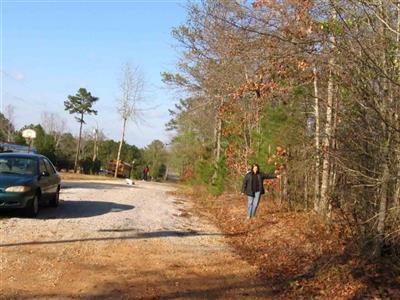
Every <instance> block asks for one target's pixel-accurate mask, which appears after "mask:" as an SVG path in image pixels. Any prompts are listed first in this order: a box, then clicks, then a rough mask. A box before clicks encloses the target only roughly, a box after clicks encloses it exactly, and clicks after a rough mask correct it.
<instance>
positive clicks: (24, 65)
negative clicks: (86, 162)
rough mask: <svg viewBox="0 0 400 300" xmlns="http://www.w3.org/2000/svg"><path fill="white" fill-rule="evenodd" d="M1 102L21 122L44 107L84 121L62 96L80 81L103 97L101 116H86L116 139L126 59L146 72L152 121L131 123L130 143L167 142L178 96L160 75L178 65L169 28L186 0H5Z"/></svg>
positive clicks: (71, 123)
mask: <svg viewBox="0 0 400 300" xmlns="http://www.w3.org/2000/svg"><path fill="white" fill-rule="evenodd" d="M2 2H3V3H2V5H3V8H2V19H1V22H2V29H3V30H2V47H1V52H2V53H1V54H2V55H1V58H2V80H3V89H2V91H1V93H2V97H3V107H5V106H6V105H8V104H12V105H13V106H15V123H16V126H17V128H19V127H21V126H23V125H25V124H30V123H39V122H40V119H41V112H43V111H47V112H55V113H58V114H59V115H60V117H62V118H65V119H67V121H68V129H69V131H71V132H72V133H74V134H77V132H78V123H77V122H76V121H75V120H74V118H73V116H70V115H69V114H68V113H67V112H65V111H64V104H63V103H64V100H66V98H67V96H68V95H70V94H75V93H76V91H77V90H78V88H79V87H85V88H87V89H88V90H89V91H90V92H91V93H92V94H93V95H95V96H97V97H99V98H100V100H99V101H98V103H97V104H96V105H95V109H97V110H98V112H99V113H98V116H96V117H87V125H86V129H89V128H92V127H94V126H95V124H96V121H97V122H98V124H99V127H100V128H102V129H103V130H104V132H105V133H106V135H107V136H108V137H109V138H113V139H116V140H118V139H119V136H120V126H121V125H120V120H119V117H118V115H117V113H116V109H115V105H116V104H115V102H116V98H117V96H118V92H119V91H118V76H119V72H120V69H121V66H122V64H123V63H125V62H131V63H132V64H134V65H138V66H139V67H140V68H141V69H142V71H143V73H144V76H145V80H146V90H145V99H144V101H143V104H142V106H143V107H153V108H154V107H156V108H154V109H151V110H148V111H146V112H144V116H145V119H146V124H143V125H139V126H136V125H135V124H134V123H131V124H130V125H129V127H128V130H127V134H126V137H127V141H128V142H129V143H131V144H135V145H137V146H145V145H147V144H148V143H150V142H151V141H152V140H153V139H161V140H163V141H165V142H167V141H168V138H169V137H168V134H167V133H166V132H165V130H164V124H165V123H166V122H167V121H168V108H171V107H173V104H174V102H175V101H176V95H175V94H174V93H172V92H170V91H168V90H167V88H166V87H165V86H164V85H163V84H162V82H161V77H160V73H161V72H163V71H173V70H174V64H175V62H176V60H177V57H178V55H177V52H176V49H175V48H174V44H175V41H174V40H173V39H172V37H171V29H172V27H174V26H178V25H180V24H181V23H183V22H184V20H185V9H184V5H185V2H183V1H128V0H126V1H111V0H110V1H90V0H88V1H79V0H77V1H75V0H71V1H29V0H27V1H18V0H10V1H8V0H2Z"/></svg>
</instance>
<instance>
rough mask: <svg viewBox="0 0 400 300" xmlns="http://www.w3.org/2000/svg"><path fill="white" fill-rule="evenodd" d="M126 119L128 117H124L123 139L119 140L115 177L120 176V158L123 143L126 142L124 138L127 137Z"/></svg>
mask: <svg viewBox="0 0 400 300" xmlns="http://www.w3.org/2000/svg"><path fill="white" fill-rule="evenodd" d="M126 121H127V119H124V121H123V124H122V133H121V141H120V142H119V147H118V155H117V163H116V164H115V173H114V177H115V178H117V177H118V168H119V160H120V158H121V150H122V144H123V143H124V139H125V127H126Z"/></svg>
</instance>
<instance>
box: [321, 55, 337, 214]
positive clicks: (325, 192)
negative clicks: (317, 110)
mask: <svg viewBox="0 0 400 300" xmlns="http://www.w3.org/2000/svg"><path fill="white" fill-rule="evenodd" d="M333 55H334V54H333V53H331V58H329V64H328V65H329V78H328V90H327V107H326V121H325V136H324V139H323V144H322V145H323V152H324V156H323V161H322V179H321V201H320V205H319V207H318V212H319V214H320V215H321V216H323V217H326V218H327V217H328V215H329V210H330V199H329V198H330V197H329V190H330V187H329V177H330V176H329V175H330V166H331V139H332V121H333V120H332V119H333V118H332V109H333V105H334V85H333V68H334V58H333Z"/></svg>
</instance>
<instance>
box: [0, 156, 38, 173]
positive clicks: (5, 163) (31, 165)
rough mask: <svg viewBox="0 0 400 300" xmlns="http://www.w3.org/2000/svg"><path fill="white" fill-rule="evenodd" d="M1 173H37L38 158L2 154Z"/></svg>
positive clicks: (0, 158)
mask: <svg viewBox="0 0 400 300" xmlns="http://www.w3.org/2000/svg"><path fill="white" fill-rule="evenodd" d="M0 173H3V174H7V173H8V174H20V175H34V174H36V160H34V159H31V158H26V157H4V156H2V157H1V156H0Z"/></svg>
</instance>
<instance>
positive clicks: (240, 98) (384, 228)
mask: <svg viewBox="0 0 400 300" xmlns="http://www.w3.org/2000/svg"><path fill="white" fill-rule="evenodd" d="M172 34H173V36H174V38H175V39H176V43H177V46H178V49H179V51H180V53H181V56H180V59H179V63H178V64H177V69H178V71H177V72H165V73H163V80H164V82H165V83H166V84H167V85H169V86H171V87H172V88H175V89H178V90H179V91H180V92H181V93H182V94H183V95H185V96H184V97H182V99H181V100H180V101H179V103H178V104H176V106H175V108H174V109H173V110H170V114H171V120H170V122H169V123H168V124H167V129H168V130H171V131H173V132H174V133H175V136H174V138H173V140H172V143H171V151H172V154H171V156H172V158H171V164H172V165H173V166H174V167H175V168H176V169H177V170H179V171H180V173H181V176H182V177H183V178H185V179H187V180H189V181H191V182H193V183H195V184H204V185H207V186H208V187H209V188H210V191H211V192H213V193H216V194H219V193H221V192H223V191H224V190H238V187H239V184H240V181H241V179H242V178H243V175H244V174H245V172H246V170H247V168H248V166H249V164H250V163H251V162H259V163H260V164H261V167H262V169H264V170H265V171H274V170H278V171H279V173H280V174H281V180H280V195H281V199H282V201H283V202H284V203H285V205H286V206H287V207H288V208H289V209H292V210H299V209H300V210H310V211H314V212H315V213H316V214H318V215H319V216H321V218H322V219H324V220H325V221H326V222H327V223H329V222H333V221H334V220H336V221H337V220H338V218H340V220H341V222H343V223H344V224H346V226H347V227H348V228H350V231H351V232H352V235H353V237H354V240H356V241H358V242H359V245H360V249H365V250H368V252H369V253H370V254H372V255H374V256H377V257H378V256H380V255H381V254H382V249H392V251H393V252H392V253H397V255H398V254H399V253H398V249H399V247H398V246H399V244H400V231H399V226H400V120H399V115H400V100H399V99H400V3H399V2H398V1H395V0H376V1H361V0H329V1H318V0H315V1H309V0H302V1H299V0H283V1H280V0H279V1H278V0H257V1H254V2H252V3H249V2H245V1H214V0H205V1H202V2H200V3H191V4H188V5H187V20H186V22H185V23H184V24H182V25H181V26H179V27H176V28H174V30H173V32H172ZM371 249H372V250H371ZM396 249H397V250H396Z"/></svg>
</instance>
